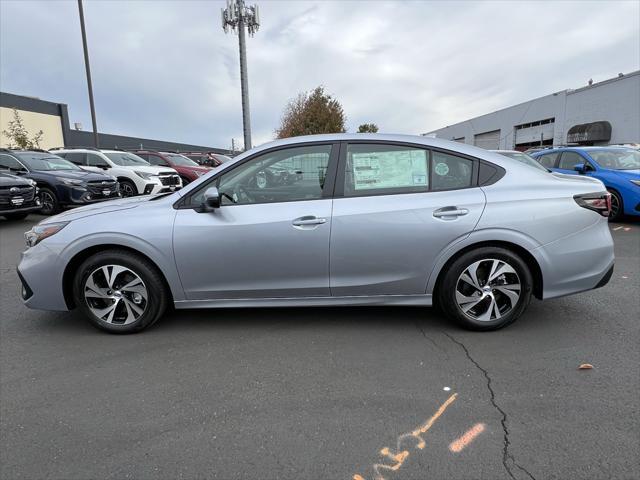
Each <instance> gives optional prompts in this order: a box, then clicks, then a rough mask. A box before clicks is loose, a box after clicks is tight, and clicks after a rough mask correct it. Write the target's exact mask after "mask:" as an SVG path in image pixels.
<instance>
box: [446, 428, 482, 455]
mask: <svg viewBox="0 0 640 480" xmlns="http://www.w3.org/2000/svg"><path fill="white" fill-rule="evenodd" d="M484 429H485V425H484V423H476V424H475V425H474V426H473V427H471V428H470V429H469V430H467V431H466V432H465V433H464V435H462V436H461V437H460V438H458V439H456V440H454V441H453V442H451V445H449V450H451V451H452V452H453V453H458V452H461V451H462V450H464V448H465V447H466V446H467V445H469V444H470V443H471V442H473V441H474V440H475V438H476V437H477V436H478V435H480V434H481V433H482V432H484Z"/></svg>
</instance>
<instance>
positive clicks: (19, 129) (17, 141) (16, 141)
mask: <svg viewBox="0 0 640 480" xmlns="http://www.w3.org/2000/svg"><path fill="white" fill-rule="evenodd" d="M8 127H9V130H3V131H2V135H4V136H5V137H7V139H8V143H9V148H19V149H22V150H31V149H33V148H40V141H41V140H42V136H43V135H44V132H43V131H42V130H40V131H39V132H38V133H36V134H35V135H33V136H31V138H29V132H28V131H27V128H26V127H25V126H24V123H23V122H22V117H20V114H19V113H18V110H16V109H15V108H14V109H13V120H10V121H9V123H8Z"/></svg>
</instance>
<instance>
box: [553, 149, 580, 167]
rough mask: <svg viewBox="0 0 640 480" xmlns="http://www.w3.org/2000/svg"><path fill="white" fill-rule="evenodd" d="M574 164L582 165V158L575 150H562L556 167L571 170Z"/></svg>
mask: <svg viewBox="0 0 640 480" xmlns="http://www.w3.org/2000/svg"><path fill="white" fill-rule="evenodd" d="M576 165H584V158H582V155H580V154H579V153H576V152H564V153H563V154H562V157H560V163H559V164H558V168H561V169H563V170H573V168H574V167H575V166H576Z"/></svg>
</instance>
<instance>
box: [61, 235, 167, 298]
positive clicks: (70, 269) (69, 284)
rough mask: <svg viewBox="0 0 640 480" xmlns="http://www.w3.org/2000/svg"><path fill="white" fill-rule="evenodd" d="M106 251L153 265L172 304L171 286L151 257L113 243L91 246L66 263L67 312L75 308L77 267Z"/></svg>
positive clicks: (64, 277)
mask: <svg viewBox="0 0 640 480" xmlns="http://www.w3.org/2000/svg"><path fill="white" fill-rule="evenodd" d="M107 250H124V251H127V252H129V253H132V254H134V255H137V256H139V257H141V258H144V259H145V260H147V261H148V262H149V263H151V265H153V267H154V268H155V269H156V270H157V272H158V273H159V274H160V276H161V278H162V281H163V283H164V287H165V290H166V292H167V294H168V295H169V299H168V304H169V305H172V304H173V292H172V290H171V286H170V285H169V282H168V281H167V277H166V275H165V274H164V272H163V271H162V269H161V268H160V267H159V266H158V264H157V263H156V262H155V261H153V259H152V258H151V257H149V256H148V255H145V254H144V253H142V252H141V251H140V250H136V249H135V248H132V247H129V246H125V245H120V244H115V243H114V244H100V245H93V246H90V247H87V248H85V249H83V250H81V251H79V252H77V253H76V254H75V255H74V256H73V257H72V258H71V259H70V260H69V262H67V265H66V266H65V269H64V272H63V274H62V293H63V295H64V301H65V304H66V305H67V308H68V309H69V310H72V309H74V308H75V306H76V305H75V301H74V298H73V280H74V276H75V273H76V271H77V269H78V267H79V266H80V265H81V264H82V262H84V261H85V260H86V259H87V258H89V257H90V256H92V255H94V254H95V253H98V252H104V251H107Z"/></svg>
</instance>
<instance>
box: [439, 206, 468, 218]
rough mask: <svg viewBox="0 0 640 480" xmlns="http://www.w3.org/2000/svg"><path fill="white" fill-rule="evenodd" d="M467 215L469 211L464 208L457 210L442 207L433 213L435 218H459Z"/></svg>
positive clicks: (455, 208)
mask: <svg viewBox="0 0 640 480" xmlns="http://www.w3.org/2000/svg"><path fill="white" fill-rule="evenodd" d="M467 213H469V210H468V209H466V208H458V207H443V208H439V209H438V210H436V211H434V212H433V216H434V217H436V218H442V217H461V216H463V215H466V214H467Z"/></svg>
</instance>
